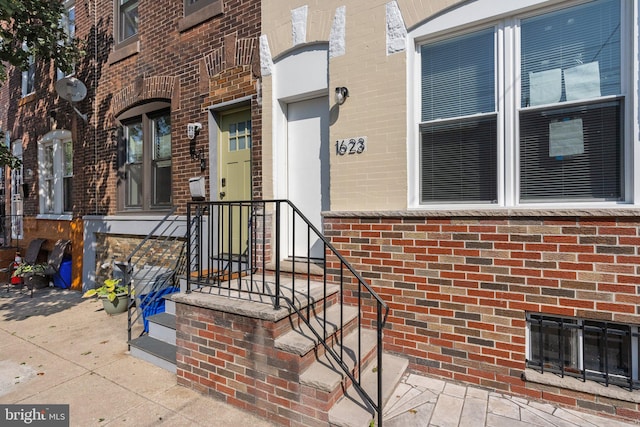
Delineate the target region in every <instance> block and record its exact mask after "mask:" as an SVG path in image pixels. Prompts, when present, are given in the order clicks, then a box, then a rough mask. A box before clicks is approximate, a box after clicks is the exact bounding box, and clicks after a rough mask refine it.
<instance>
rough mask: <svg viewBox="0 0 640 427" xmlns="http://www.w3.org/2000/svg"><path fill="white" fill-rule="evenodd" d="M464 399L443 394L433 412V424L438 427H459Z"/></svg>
mask: <svg viewBox="0 0 640 427" xmlns="http://www.w3.org/2000/svg"><path fill="white" fill-rule="evenodd" d="M463 405H464V399H461V398H459V397H453V396H449V395H446V394H441V395H440V397H438V403H436V407H435V409H434V410H433V416H432V417H431V424H433V425H434V426H438V427H457V425H458V422H459V420H460V415H461V413H462V406H463Z"/></svg>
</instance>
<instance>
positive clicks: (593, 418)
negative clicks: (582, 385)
mask: <svg viewBox="0 0 640 427" xmlns="http://www.w3.org/2000/svg"><path fill="white" fill-rule="evenodd" d="M565 411H567V412H568V413H570V414H573V415H575V416H576V417H577V418H578V419H579V420H580V421H579V422H580V424H577V423H576V424H577V425H579V426H581V427H586V426H589V427H590V426H592V425H593V426H597V427H631V426H635V427H638V425H637V424H630V423H625V422H623V421H619V420H614V419H612V418H605V417H600V416H598V415H593V414H589V413H586V412H578V411H574V410H573V409H565Z"/></svg>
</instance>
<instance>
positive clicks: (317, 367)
mask: <svg viewBox="0 0 640 427" xmlns="http://www.w3.org/2000/svg"><path fill="white" fill-rule="evenodd" d="M361 337H362V338H361V355H362V356H363V357H364V356H366V355H368V354H369V353H370V352H371V350H373V348H374V347H375V345H376V341H377V340H376V331H373V330H370V329H362V331H361ZM333 350H334V351H335V352H336V353H337V354H338V355H339V354H340V347H339V346H337V345H334V346H333ZM342 354H343V357H344V362H345V364H346V365H347V367H348V368H349V370H350V371H351V370H352V369H353V367H354V366H356V363H359V362H360V361H359V360H356V358H357V357H358V331H357V330H355V331H353V332H351V333H350V334H348V335H347V336H346V337H345V339H344V348H343V350H342ZM344 377H346V374H345V373H344V371H343V370H342V369H341V368H340V366H338V364H337V362H336V361H335V360H334V359H333V358H332V357H331V356H329V355H327V354H323V355H322V356H321V357H319V358H318V360H316V361H315V362H313V363H312V364H311V366H309V367H308V368H307V369H306V370H305V371H304V372H303V373H302V374H301V375H300V384H302V385H307V386H310V387H313V388H317V389H319V390H321V391H325V392H327V393H332V392H334V391H335V390H336V389H337V388H338V387H340V384H341V382H342V379H343V378H344Z"/></svg>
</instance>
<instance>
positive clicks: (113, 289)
mask: <svg viewBox="0 0 640 427" xmlns="http://www.w3.org/2000/svg"><path fill="white" fill-rule="evenodd" d="M121 281H122V279H107V280H105V281H104V284H103V285H102V286H100V287H98V288H95V289H89V290H88V291H87V292H85V293H84V295H82V297H83V298H89V297H92V296H97V297H99V298H107V299H108V300H109V301H111V302H113V301H114V300H115V299H116V298H117V297H118V296H122V295H128V294H129V289H128V288H127V287H126V286H124V285H120V282H121Z"/></svg>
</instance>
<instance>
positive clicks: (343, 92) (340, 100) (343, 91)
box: [336, 86, 349, 105]
mask: <svg viewBox="0 0 640 427" xmlns="http://www.w3.org/2000/svg"><path fill="white" fill-rule="evenodd" d="M348 96H349V89H347V88H346V87H344V86H340V87H337V88H336V104H338V105H342V104H344V101H346V100H347V97H348Z"/></svg>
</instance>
